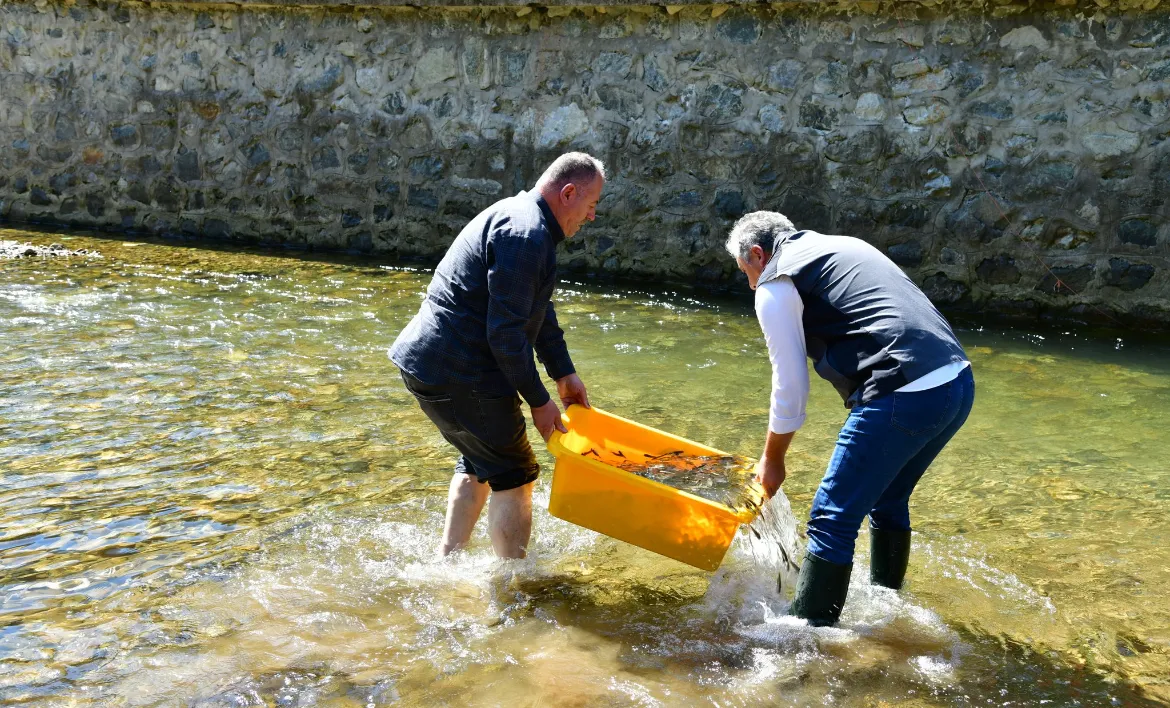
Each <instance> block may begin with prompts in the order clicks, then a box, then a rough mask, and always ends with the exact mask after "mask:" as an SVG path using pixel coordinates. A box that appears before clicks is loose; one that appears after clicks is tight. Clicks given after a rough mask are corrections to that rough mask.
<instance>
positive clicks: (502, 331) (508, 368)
mask: <svg viewBox="0 0 1170 708" xmlns="http://www.w3.org/2000/svg"><path fill="white" fill-rule="evenodd" d="M541 245H542V244H541V242H540V240H539V239H535V238H529V237H528V235H527V234H526V233H519V234H518V233H514V232H513V231H512V230H511V229H509V228H506V227H505V228H500V229H498V230H495V231H493V232H492V233H490V234H489V235H488V242H487V263H488V269H487V287H488V307H487V340H488V346H490V347H491V350H492V355H493V356H494V357H495V359H496V364H497V365H499V367H500V371H502V372H503V374H504V377H505V378H507V379H508V382H509V383H511V384H512V387H513V388H515V389H516V391H518V392H519V393H520V396H521V397H523V398H524V400H525V401H526V402H527V403H528V405H530V406H532V407H534V408H535V407H539V406H543V405H544V404H545V403H548V401H549V395H548V390H547V389H545V387H544V384H543V383H541V381H540V374H539V373H538V372H537V370H536V360H535V358H534V357H533V354H532V345H531V344H530V343H529V341H528V336H527V334H525V327H526V325H527V324H528V321H529V319H530V318H531V316H532V306H533V302H534V300H535V299H536V290H537V283H538V282H539V279H540V272H541V270H542V269H543V268H544V263H543V260H544V250H543V248H541Z"/></svg>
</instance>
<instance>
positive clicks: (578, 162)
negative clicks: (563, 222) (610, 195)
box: [536, 152, 605, 190]
mask: <svg viewBox="0 0 1170 708" xmlns="http://www.w3.org/2000/svg"><path fill="white" fill-rule="evenodd" d="M597 177H600V178H601V179H603V180H604V179H605V165H604V164H602V162H601V160H598V159H597V158H596V157H593V156H592V155H590V154H588V153H584V152H566V153H565V154H564V155H561V156H560V157H558V158H557V159H555V160H553V163H552V164H551V165H549V166H548V169H546V170H545V171H544V174H542V175H541V176H540V179H538V180H536V187H537V189H540V188H542V187H546V186H547V187H552V188H553V189H557V190H559V189H560V188H561V187H564V186H565V185H566V184H569V183H570V182H572V183H573V184H577V185H586V184H590V183H592V182H593V180H594V179H595V178H597Z"/></svg>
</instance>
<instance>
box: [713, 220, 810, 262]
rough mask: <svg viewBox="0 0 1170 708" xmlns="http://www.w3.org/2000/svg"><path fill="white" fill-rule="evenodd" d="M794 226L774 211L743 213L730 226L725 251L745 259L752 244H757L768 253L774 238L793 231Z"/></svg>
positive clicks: (774, 246)
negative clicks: (733, 224)
mask: <svg viewBox="0 0 1170 708" xmlns="http://www.w3.org/2000/svg"><path fill="white" fill-rule="evenodd" d="M795 231H796V227H795V226H793V225H792V222H791V221H790V220H789V219H788V217H787V216H784V215H783V214H781V213H780V212H776V211H753V212H752V213H750V214H745V215H744V216H741V217H740V218H739V221H737V222H735V226H732V227H731V233H730V234H729V235H728V236H727V252H728V253H730V254H731V255H732V256H734V257H735V258H742V259H744V260H745V261H746V260H747V257H748V255H749V254H750V253H751V251H752V246H759V247H760V248H762V249H764V253H767V254H769V255H771V254H772V251H773V250H774V249H775V248H776V240H777V239H778V238H780V237H781V236H783V235H785V234H790V233H794V232H795Z"/></svg>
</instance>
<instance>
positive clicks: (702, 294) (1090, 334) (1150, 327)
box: [0, 220, 1170, 346]
mask: <svg viewBox="0 0 1170 708" xmlns="http://www.w3.org/2000/svg"><path fill="white" fill-rule="evenodd" d="M4 226H7V227H9V228H18V229H24V230H27V231H29V232H33V233H43V234H48V235H60V234H62V233H66V234H69V235H75V236H84V237H89V238H94V239H100V240H105V241H117V242H119V243H121V242H134V243H149V244H156V245H161V246H168V247H172V248H184V249H194V250H202V251H214V252H219V253H236V254H248V255H255V256H280V257H282V258H293V259H298V260H304V261H308V262H314V263H332V264H337V265H345V266H347V267H351V268H359V269H366V270H368V271H375V272H372V273H371V274H377V273H376V271H378V270H381V269H383V268H385V267H392V268H412V269H413V268H418V269H422V270H426V271H429V270H431V269H433V268H434V267H435V265H436V264H437V263H438V257H425V256H395V255H389V254H379V253H366V252H360V251H355V250H331V249H317V248H314V247H313V246H312V245H303V244H289V243H241V242H229V241H221V240H217V239H211V238H202V237H190V236H185V235H182V234H174V235H170V236H166V237H162V236H153V235H149V234H139V233H127V232H117V231H114V232H111V231H94V230H89V229H72V230H69V231H65V232H63V231H62V230H61V228H62V227H47V226H41V225H38V224H16V223H11V222H4V221H3V220H0V227H4ZM454 235H455V234H454V232H452V233H451V234H450V236H452V237H453V236H454ZM241 274H244V275H246V273H241ZM561 284H562V287H572V288H575V289H579V290H581V291H583V292H588V293H594V294H597V293H613V292H614V291H615V290H619V291H622V292H623V293H625V294H631V295H633V294H637V295H647V296H654V297H667V298H672V299H676V300H678V301H681V302H685V303H686V304H688V305H690V306H693V307H699V308H704V307H716V308H718V307H729V308H734V309H737V310H748V311H750V310H751V308H752V302H753V295H752V292H751V290H749V288H748V285H747V279H746V278H745V277H744V276H743V274H741V273H737V274H736V275H735V277H734V279H733V281H732V282H729V283H728V282H720V283H713V282H708V283H702V282H695V281H689V280H684V279H677V280H675V279H671V278H669V277H667V278H662V277H659V276H654V277H652V278H649V279H648V278H646V277H639V276H624V275H621V274H615V273H610V272H606V271H597V270H595V269H592V268H566V267H564V266H562V267H561ZM940 309H942V310H943V312H944V314H946V316H947V317H948V318H949V319H950V320H951V321H952V323H953V324H954V325H955V326H956V327H961V328H964V329H972V330H982V329H984V328H993V329H999V328H1008V329H1009V330H1010V329H1018V328H1024V329H1026V330H1027V331H1028V332H1029V333H1035V334H1040V335H1047V336H1057V335H1061V334H1067V333H1068V331H1069V328H1070V327H1074V328H1076V330H1077V333H1078V335H1080V336H1082V337H1085V338H1088V339H1105V340H1117V339H1124V340H1126V341H1131V342H1134V343H1138V342H1142V343H1145V342H1149V343H1155V344H1157V343H1161V344H1165V345H1167V346H1170V323H1158V322H1152V321H1147V320H1137V319H1133V320H1132V321H1131V320H1128V319H1125V316H1124V315H1119V316H1115V315H1111V314H1108V313H1103V312H1101V311H1099V310H1097V309H1095V308H1091V307H1090V308H1087V309H1085V311H1084V312H1073V311H1071V310H1070V311H1062V310H1053V311H1045V310H1037V311H1036V312H1035V313H1032V314H1029V313H1028V312H1027V311H1024V310H1014V311H1007V310H1005V311H998V312H996V311H990V310H987V309H986V308H984V307H982V306H980V305H979V304H978V303H974V304H968V305H965V306H962V307H954V306H947V305H942V306H940ZM1119 317H1121V319H1119Z"/></svg>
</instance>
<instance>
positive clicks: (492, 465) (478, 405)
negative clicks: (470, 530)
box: [401, 371, 540, 492]
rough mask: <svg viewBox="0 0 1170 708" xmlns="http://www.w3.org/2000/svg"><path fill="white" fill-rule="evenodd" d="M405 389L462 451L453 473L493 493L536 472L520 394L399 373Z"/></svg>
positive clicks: (520, 483)
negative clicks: (479, 390) (493, 392)
mask: <svg viewBox="0 0 1170 708" xmlns="http://www.w3.org/2000/svg"><path fill="white" fill-rule="evenodd" d="M401 374H402V382H403V383H404V384H405V385H406V390H407V391H410V392H411V393H412V394H414V397H415V399H416V400H417V401H418V405H419V407H420V408H422V410H423V413H426V414H427V417H428V418H430V419H431V422H432V423H434V424H435V427H437V428H438V429H439V432H440V433H441V434H442V435H443V439H445V440H446V441H447V442H449V443H451V444H452V445H453V446H454V447H455V449H456V450H458V451H459V452H460V453H462V454H461V456H460V457H459V461H458V462H457V463H456V464H455V471H456V472H461V473H463V474H470V475H474V476H475V478H476V479H477V480H478V481H479V482H480V483H486V484H488V485H489V486H490V487H491V488H492V491H493V492H504V491H507V490H509V489H516V488H517V487H523V486H524V485H525V484H528V483H529V482H533V481H535V480H536V478H537V477H538V476H539V475H540V464H539V463H537V461H536V455H535V454H534V453H533V452H532V446H531V445H530V444H528V435H527V432H526V430H525V423H524V414H523V413H522V412H521V411H520V397H519V396H518V395H516V394H512V395H511V396H494V395H493V396H488V395H484V394H482V393H476V392H475V391H474V390H472V388H471V387H470V386H466V385H446V386H432V385H430V384H426V383H423V382H422V381H419V380H418V379H416V378H414V377H413V376H411V375H410V374H408V373H406V372H405V371H403V372H401Z"/></svg>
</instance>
